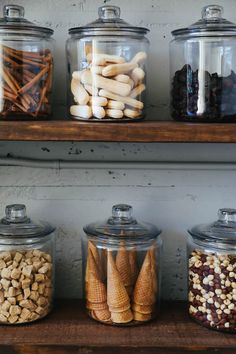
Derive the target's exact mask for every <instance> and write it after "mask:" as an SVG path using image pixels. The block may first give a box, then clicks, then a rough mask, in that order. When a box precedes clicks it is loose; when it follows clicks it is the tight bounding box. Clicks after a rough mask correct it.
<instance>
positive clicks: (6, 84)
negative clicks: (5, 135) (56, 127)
mask: <svg viewBox="0 0 236 354" xmlns="http://www.w3.org/2000/svg"><path fill="white" fill-rule="evenodd" d="M52 34H53V31H52V30H51V29H49V28H44V27H39V26H37V25H35V24H33V23H32V22H29V21H27V20H26V19H25V18H24V8H23V7H22V6H18V5H6V6H4V7H3V18H0V77H1V80H0V119H1V120H6V119H9V120H26V119H28V120H34V119H42V118H45V119H46V118H49V117H50V115H51V113H52V109H51V92H52V73H53V56H52V47H53V40H52V38H51V36H52Z"/></svg>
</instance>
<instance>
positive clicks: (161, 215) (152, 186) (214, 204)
mask: <svg viewBox="0 0 236 354" xmlns="http://www.w3.org/2000/svg"><path fill="white" fill-rule="evenodd" d="M108 2H109V1H107V3H108ZM6 3H8V1H5V0H4V1H2V0H0V5H3V4H6ZM15 3H17V4H21V5H24V6H25V8H26V16H27V18H28V19H30V20H33V21H35V22H37V23H39V24H41V25H46V26H50V27H52V28H53V29H54V30H55V36H54V38H55V39H56V40H57V42H56V55H55V62H56V75H55V76H56V80H55V81H56V85H55V102H54V106H55V112H56V113H55V116H60V117H63V116H64V115H65V96H66V83H65V70H66V64H65V57H64V42H65V39H66V38H67V30H68V28H69V27H72V26H77V25H80V24H86V23H87V22H89V21H92V20H93V19H95V18H96V16H97V7H98V6H100V5H101V4H103V3H104V1H100V0H99V1H94V0H87V1H86V0H83V1H78V0H74V1H72V0H40V1H39V0H37V1H36V0H17V1H16V0H15ZM110 3H112V4H117V5H119V6H121V8H122V15H123V17H124V18H125V19H126V20H127V21H129V22H131V23H133V24H136V25H142V26H148V27H149V28H150V29H151V34H150V36H149V38H150V41H151V53H150V72H151V74H152V75H150V85H149V111H150V113H151V114H152V116H153V117H156V118H159V119H160V118H161V119H163V118H165V119H166V118H168V104H169V98H168V97H169V95H168V92H169V68H168V43H169V41H170V39H171V35H170V32H171V30H173V29H175V28H177V27H180V26H183V25H188V24H189V23H191V22H194V21H196V20H197V19H198V18H199V16H200V10H201V7H202V6H204V5H206V2H205V1H203V0H198V1H195V0H159V1H158V0H146V1H143V0H135V1H134V0H130V1H125V0H117V1H110ZM217 3H218V4H222V5H223V6H224V7H225V16H226V17H227V18H229V19H230V20H231V21H234V22H236V11H235V10H236V4H235V0H224V1H217ZM0 157H10V158H12V157H13V158H30V159H35V158H37V159H42V160H54V159H56V160H66V161H67V160H68V161H77V163H78V168H77V169H75V168H73V169H72V168H61V165H60V164H56V165H55V164H54V165H52V166H54V167H55V168H46V169H42V168H35V167H34V168H31V167H27V168H26V167H6V166H4V167H3V166H2V167H0V214H1V215H2V214H3V212H4V206H5V205H6V204H7V203H14V202H20V203H25V204H26V205H27V206H28V210H29V213H30V214H31V215H32V217H35V218H41V219H46V220H48V221H50V222H51V223H53V224H54V225H55V226H56V227H57V229H58V237H57V270H58V272H57V296H60V297H78V296H80V295H81V292H80V289H81V251H80V239H81V235H82V227H83V225H85V224H86V223H88V222H90V221H94V220H96V219H104V218H106V217H107V216H108V215H109V213H110V209H111V207H112V205H113V204H114V203H120V202H125V203H130V204H132V205H133V206H134V209H135V212H136V215H137V217H138V218H140V219H143V220H147V221H150V222H153V223H155V224H157V225H158V226H159V227H161V228H162V229H163V230H164V232H163V239H164V254H163V259H164V267H163V275H164V279H163V296H164V297H165V298H178V299H183V298H184V297H185V295H186V277H185V270H186V267H185V262H186V258H185V244H186V231H185V230H186V229H187V228H188V227H191V226H192V225H194V224H196V223H199V222H209V221H211V220H214V219H215V217H216V212H217V209H218V208H220V207H226V206H228V207H235V206H236V179H235V172H236V171H235V169H236V167H235V162H236V145H234V144H229V145H217V144H211V145H208V144H199V145H198V144H195V145H194V144H107V143H73V142H68V143H24V142H21V143H16V142H14V143H5V142H1V143H0ZM111 161H112V162H111ZM123 161H124V162H126V163H125V164H124V165H121V163H122V162H123ZM145 161H148V162H150V163H152V164H148V165H146V164H145ZM86 162H89V163H88V165H85V163H86ZM94 162H96V163H97V164H95V163H94ZM99 162H102V165H101V164H99ZM179 162H181V164H180V163H179ZM191 162H192V164H191ZM212 162H214V163H215V164H214V165H212V164H211V163H212ZM117 163H119V164H118V165H117ZM182 163H184V164H182ZM0 165H1V160H0ZM68 167H69V166H68Z"/></svg>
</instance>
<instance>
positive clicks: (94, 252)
mask: <svg viewBox="0 0 236 354" xmlns="http://www.w3.org/2000/svg"><path fill="white" fill-rule="evenodd" d="M88 250H90V251H91V252H92V255H93V258H94V260H95V262H96V265H97V269H98V271H99V274H100V277H101V279H104V273H103V269H102V262H101V258H100V255H99V252H98V249H97V247H96V246H95V245H94V244H93V242H92V241H88Z"/></svg>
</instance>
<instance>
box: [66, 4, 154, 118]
mask: <svg viewBox="0 0 236 354" xmlns="http://www.w3.org/2000/svg"><path fill="white" fill-rule="evenodd" d="M98 13H99V19H98V20H96V21H95V22H92V23H90V24H88V25H87V26H84V27H78V28H71V29H70V30H69V34H70V38H69V39H68V41H67V59H68V110H69V114H70V116H71V117H72V118H75V119H79V120H85V121H86V120H90V121H91V120H94V121H99V122H107V121H116V122H125V121H133V120H139V119H142V118H143V117H144V109H145V93H146V61H147V55H148V47H149V42H148V40H147V38H146V37H145V35H146V33H147V32H148V31H149V30H148V29H146V28H143V27H134V26H131V25H130V24H128V23H126V22H124V21H123V20H121V19H120V8H119V7H117V6H110V5H105V6H102V7H100V8H99V11H98Z"/></svg>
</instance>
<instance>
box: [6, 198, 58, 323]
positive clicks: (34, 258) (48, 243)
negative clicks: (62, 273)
mask: <svg viewBox="0 0 236 354" xmlns="http://www.w3.org/2000/svg"><path fill="white" fill-rule="evenodd" d="M54 230H55V229H54V228H53V227H52V226H50V225H49V224H48V223H45V222H34V221H32V220H31V219H30V218H28V216H27V215H26V207H25V206H24V205H20V204H14V205H8V206H7V207H6V215H5V217H4V218H2V219H1V221H0V323H1V324H9V325H10V324H14V325H16V324H21V323H29V322H33V321H36V320H38V319H41V318H43V317H45V316H46V315H47V314H48V313H49V312H50V310H51V308H52V299H53V288H54V254H53V253H54V237H53V236H54Z"/></svg>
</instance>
